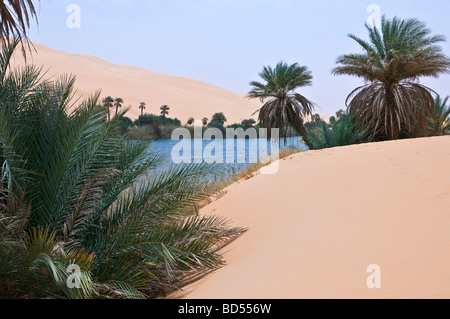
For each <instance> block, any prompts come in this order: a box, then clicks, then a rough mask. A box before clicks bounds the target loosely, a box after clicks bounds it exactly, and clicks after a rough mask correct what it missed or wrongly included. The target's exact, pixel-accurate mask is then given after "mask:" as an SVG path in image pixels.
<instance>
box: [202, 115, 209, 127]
mask: <svg viewBox="0 0 450 319" xmlns="http://www.w3.org/2000/svg"><path fill="white" fill-rule="evenodd" d="M208 121H209V119H208V118H207V117H204V118H203V119H202V123H203V126H206V125H208Z"/></svg>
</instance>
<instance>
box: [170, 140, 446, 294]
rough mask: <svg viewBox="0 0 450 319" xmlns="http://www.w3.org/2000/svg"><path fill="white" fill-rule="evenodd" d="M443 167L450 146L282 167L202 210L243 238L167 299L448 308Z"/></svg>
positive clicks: (436, 143)
mask: <svg viewBox="0 0 450 319" xmlns="http://www.w3.org/2000/svg"><path fill="white" fill-rule="evenodd" d="M449 163H450V137H437V138H425V139H416V140H406V141H394V142H383V143H374V144H365V145H355V146H349V147H342V148H335V149H329V150H323V151H311V152H306V153H301V154H297V155H294V156H291V157H288V158H286V159H284V160H282V161H281V165H280V170H279V172H278V173H277V174H274V175H257V176H255V177H254V178H252V179H250V180H248V181H244V182H240V183H237V184H234V185H232V186H231V187H229V188H228V189H227V194H226V195H225V196H223V197H221V198H220V199H218V200H217V201H215V202H213V203H211V204H210V205H208V206H206V207H205V208H203V209H202V211H201V214H204V215H219V216H224V217H228V218H230V219H231V220H232V224H233V225H236V226H241V227H248V228H249V231H248V232H247V233H246V234H244V235H243V236H242V237H240V238H238V239H237V240H235V241H234V242H232V243H231V244H230V245H229V246H227V247H226V248H224V249H223V251H222V252H221V253H222V255H223V256H224V258H225V260H226V261H227V265H226V266H224V267H223V268H221V269H219V270H218V271H216V272H214V273H212V274H210V275H208V276H206V277H204V278H203V279H201V280H200V281H198V282H195V283H194V284H191V285H189V286H187V287H184V289H183V291H181V292H177V293H175V294H173V295H172V296H171V298H189V299H198V298H206V299H218V298H224V299H230V298H231V299H242V298H244V299H247V298H256V299H260V298H274V299H278V298H287V299H297V298H319V299H321V298H375V299H377V298H394V299H396V298H450V170H449V168H448V164H449ZM372 264H376V265H378V266H379V267H380V269H381V277H380V279H381V281H380V283H381V288H380V289H377V288H375V289H369V288H368V286H367V284H366V282H367V279H368V277H369V276H370V275H371V273H368V272H367V267H368V266H369V265H372Z"/></svg>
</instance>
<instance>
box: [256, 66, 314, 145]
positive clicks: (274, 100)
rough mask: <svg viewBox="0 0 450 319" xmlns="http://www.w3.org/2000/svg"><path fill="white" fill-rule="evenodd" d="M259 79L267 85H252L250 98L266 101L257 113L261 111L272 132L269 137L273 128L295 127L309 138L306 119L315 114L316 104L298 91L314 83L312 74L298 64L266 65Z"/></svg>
mask: <svg viewBox="0 0 450 319" xmlns="http://www.w3.org/2000/svg"><path fill="white" fill-rule="evenodd" d="M259 76H260V77H261V78H262V79H263V80H264V83H261V82H256V81H253V82H250V85H251V86H252V89H251V90H250V92H249V93H248V98H249V99H259V100H261V102H264V105H263V106H262V107H261V109H259V110H257V111H256V112H255V114H256V113H258V112H259V121H260V124H261V127H264V128H267V129H268V130H269V132H268V133H269V134H268V137H269V138H270V137H271V136H270V130H271V129H272V128H279V129H281V128H283V127H286V126H292V127H293V128H294V129H295V130H296V131H297V132H298V133H299V134H300V135H301V136H305V135H306V134H307V133H306V130H305V128H304V126H303V118H304V117H305V116H308V115H311V114H312V112H313V110H314V103H312V102H311V101H309V100H308V99H307V98H306V97H304V96H303V95H301V94H299V93H297V92H295V90H296V89H298V88H300V87H304V86H310V85H311V84H312V79H313V77H312V75H311V71H309V70H308V68H307V67H306V66H300V65H298V64H297V63H294V64H292V65H289V64H287V63H284V62H280V63H278V64H277V65H276V67H275V68H272V67H270V66H265V67H264V68H263V71H262V72H261V73H260V74H259ZM285 137H286V136H285Z"/></svg>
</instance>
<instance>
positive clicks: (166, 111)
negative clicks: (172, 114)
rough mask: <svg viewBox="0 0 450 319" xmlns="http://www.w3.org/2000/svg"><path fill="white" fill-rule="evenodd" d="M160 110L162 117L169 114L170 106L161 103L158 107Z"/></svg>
mask: <svg viewBox="0 0 450 319" xmlns="http://www.w3.org/2000/svg"><path fill="white" fill-rule="evenodd" d="M160 110H161V115H162V116H163V117H166V115H169V110H170V107H168V106H167V105H163V106H161V107H160Z"/></svg>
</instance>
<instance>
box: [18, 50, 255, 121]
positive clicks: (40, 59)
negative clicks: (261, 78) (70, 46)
mask: <svg viewBox="0 0 450 319" xmlns="http://www.w3.org/2000/svg"><path fill="white" fill-rule="evenodd" d="M34 46H35V48H36V51H37V52H33V54H32V56H31V57H28V60H27V62H28V63H33V64H35V65H37V66H42V67H43V69H44V70H45V71H47V75H48V76H49V77H53V76H58V75H63V74H73V75H76V76H77V83H76V88H77V90H78V93H79V95H80V96H83V97H87V96H88V95H90V94H92V93H94V92H95V91H98V90H101V92H102V95H101V97H102V98H103V97H105V96H108V95H111V96H112V97H121V98H123V99H124V102H125V103H124V106H128V105H131V106H132V109H131V111H130V112H129V113H128V116H129V117H130V118H132V119H133V120H134V119H136V118H137V117H138V116H139V115H140V112H141V111H140V109H139V108H138V106H139V104H140V102H146V104H147V109H146V110H145V112H148V113H154V114H159V112H160V110H159V107H160V106H161V105H164V104H167V105H169V107H170V108H171V111H170V114H169V115H170V116H171V117H177V118H178V119H180V120H181V121H182V123H183V124H184V123H186V121H187V120H188V119H189V117H191V116H192V117H194V118H195V119H198V120H201V119H202V118H203V117H207V118H211V116H212V115H213V114H214V113H216V112H223V113H224V114H225V116H226V117H227V119H228V123H227V124H232V123H235V122H239V123H240V122H241V121H242V120H243V119H248V118H251V117H252V114H253V113H254V112H255V111H256V110H257V109H258V108H259V105H260V103H259V101H254V100H253V101H249V100H248V99H246V98H245V94H243V93H236V92H231V91H228V90H225V89H222V88H220V87H217V86H214V85H211V84H208V83H205V82H201V81H198V80H194V79H191V78H186V77H179V76H173V75H167V74H161V73H155V72H152V71H149V70H146V69H143V68H138V67H132V66H124V65H119V64H114V63H110V62H107V61H105V60H102V59H100V58H97V57H94V56H91V55H83V54H71V53H68V52H64V51H60V50H56V49H53V48H50V47H48V46H46V45H44V44H41V43H34ZM24 63H25V62H24V58H23V56H22V54H21V52H20V50H18V51H17V53H16V54H15V57H14V60H13V65H15V66H18V65H23V64H24Z"/></svg>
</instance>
